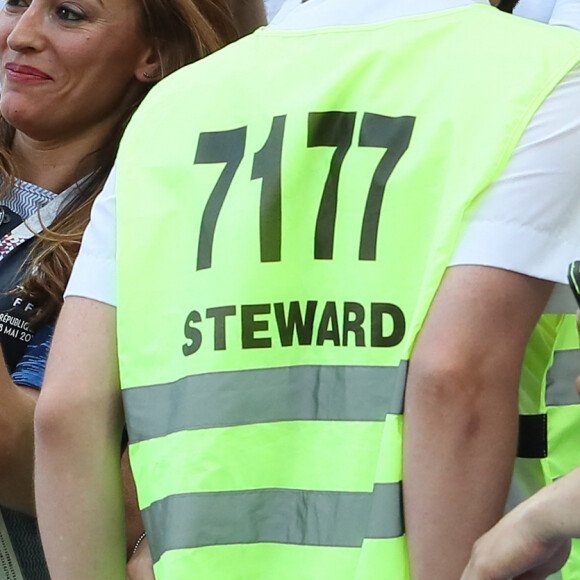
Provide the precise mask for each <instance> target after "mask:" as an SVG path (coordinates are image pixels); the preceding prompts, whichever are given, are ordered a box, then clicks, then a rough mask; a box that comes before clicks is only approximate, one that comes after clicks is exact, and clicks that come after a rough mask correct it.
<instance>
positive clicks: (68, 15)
mask: <svg viewBox="0 0 580 580" xmlns="http://www.w3.org/2000/svg"><path fill="white" fill-rule="evenodd" d="M12 1H14V2H18V1H20V2H22V1H24V0H12ZM56 14H57V16H58V17H59V18H60V19H61V20H67V21H68V22H76V21H79V20H84V19H85V15H84V14H83V13H82V12H80V11H78V10H73V9H72V8H67V7H66V6H61V7H60V8H59V9H58V10H57V11H56Z"/></svg>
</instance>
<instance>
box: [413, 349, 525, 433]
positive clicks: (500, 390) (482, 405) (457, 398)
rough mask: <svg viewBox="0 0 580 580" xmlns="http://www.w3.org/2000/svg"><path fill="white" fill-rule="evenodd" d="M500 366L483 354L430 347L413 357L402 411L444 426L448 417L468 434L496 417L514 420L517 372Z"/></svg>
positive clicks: (490, 423) (492, 421)
mask: <svg viewBox="0 0 580 580" xmlns="http://www.w3.org/2000/svg"><path fill="white" fill-rule="evenodd" d="M503 371H505V369H503ZM503 371H502V368H501V365H499V366H496V365H495V364H494V363H493V361H488V360H485V358H484V357H477V356H475V357H471V358H461V357H460V356H457V354H455V355H454V354H453V353H451V354H449V355H445V354H443V353H441V352H438V353H437V352H435V353H433V355H427V356H425V355H424V356H421V357H417V358H412V359H411V364H410V367H409V375H408V379H407V388H406V395H405V415H406V416H408V415H409V414H413V413H417V414H419V416H422V417H429V420H430V421H440V422H441V424H446V425H448V423H450V422H453V424H454V425H455V426H456V427H457V428H458V429H460V430H461V431H462V432H463V434H464V435H465V436H467V437H469V436H472V435H474V434H475V433H478V432H480V431H481V429H482V428H483V427H484V426H485V425H487V426H491V425H492V424H493V423H494V420H495V419H499V420H502V421H503V420H509V421H510V422H514V419H515V417H516V415H517V390H518V380H517V375H511V376H510V374H509V373H507V372H503Z"/></svg>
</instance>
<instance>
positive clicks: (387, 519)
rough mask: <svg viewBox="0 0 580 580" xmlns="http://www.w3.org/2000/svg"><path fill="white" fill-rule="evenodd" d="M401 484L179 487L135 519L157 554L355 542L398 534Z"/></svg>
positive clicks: (345, 545) (353, 544)
mask: <svg viewBox="0 0 580 580" xmlns="http://www.w3.org/2000/svg"><path fill="white" fill-rule="evenodd" d="M402 514H403V509H402V485H401V483H400V482H398V483H389V484H376V485H375V487H374V490H373V492H372V493H364V492H336V491H305V490H296V489H257V490H248V491H231V492H208V493H191V494H179V495H173V496H170V497H167V498H165V499H163V500H160V501H157V502H155V503H153V504H152V505H151V506H149V507H147V508H146V509H145V510H143V519H144V521H145V527H146V529H147V534H148V538H149V543H150V546H151V553H152V556H153V561H154V562H157V561H158V560H159V558H160V557H161V555H162V554H163V553H164V552H167V551H169V550H179V549H191V548H200V547H204V546H216V545H231V544H256V543H277V544H295V545H303V546H327V547H341V548H359V547H360V546H361V545H362V543H363V540H364V539H366V538H368V539H389V538H397V537H400V536H402V535H403V533H404V527H403V515H402Z"/></svg>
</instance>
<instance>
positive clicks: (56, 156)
mask: <svg viewBox="0 0 580 580" xmlns="http://www.w3.org/2000/svg"><path fill="white" fill-rule="evenodd" d="M103 138H104V136H101V135H95V134H94V132H91V134H90V135H88V136H79V135H76V136H75V137H74V138H72V139H69V140H59V141H36V140H35V139H32V138H30V137H28V136H27V135H24V134H23V133H20V132H19V131H16V133H15V135H14V140H13V141H12V147H11V152H12V158H13V160H14V163H15V166H16V177H18V178H19V179H22V180H23V181H28V182H29V183H33V184H34V185H38V186H40V187H43V188H44V189H48V190H49V191H52V192H54V193H62V192H63V191H64V190H66V189H67V188H68V187H70V186H71V185H73V184H74V183H75V182H76V181H77V180H78V179H79V178H81V177H83V176H84V175H86V174H88V173H90V171H92V170H93V169H94V168H95V163H94V162H91V160H90V159H87V156H88V155H90V154H91V153H93V152H94V151H96V150H97V149H98V148H99V147H100V146H101V144H102V143H103ZM82 162H84V164H85V166H86V167H83V168H82V172H83V174H82V175H79V166H80V164H81V163H82Z"/></svg>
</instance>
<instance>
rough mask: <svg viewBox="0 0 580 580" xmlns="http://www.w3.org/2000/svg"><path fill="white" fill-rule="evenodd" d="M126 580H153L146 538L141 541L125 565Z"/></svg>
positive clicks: (151, 560)
mask: <svg viewBox="0 0 580 580" xmlns="http://www.w3.org/2000/svg"><path fill="white" fill-rule="evenodd" d="M127 580H155V576H154V575H153V558H151V551H150V550H149V542H148V541H147V538H144V539H143V541H142V542H141V543H140V544H139V547H138V548H137V550H136V551H135V553H134V554H133V555H132V556H131V558H130V559H129V562H128V563H127Z"/></svg>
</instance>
